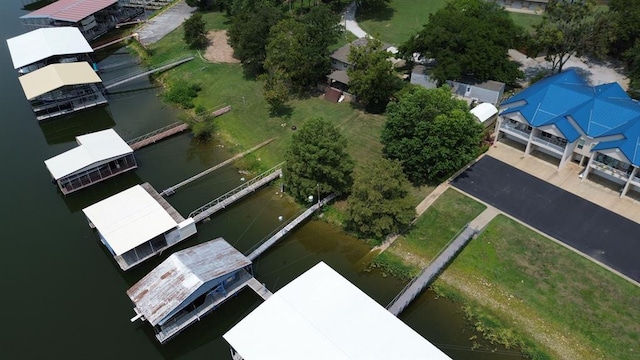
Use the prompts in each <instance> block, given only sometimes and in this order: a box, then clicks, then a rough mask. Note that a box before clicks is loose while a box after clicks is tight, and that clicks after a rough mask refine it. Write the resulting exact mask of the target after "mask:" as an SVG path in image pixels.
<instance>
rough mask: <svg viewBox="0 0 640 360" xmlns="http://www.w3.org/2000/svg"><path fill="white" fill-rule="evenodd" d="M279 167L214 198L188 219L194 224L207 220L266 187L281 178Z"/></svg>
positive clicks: (192, 213) (193, 212)
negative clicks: (191, 219)
mask: <svg viewBox="0 0 640 360" xmlns="http://www.w3.org/2000/svg"><path fill="white" fill-rule="evenodd" d="M281 166H282V164H279V165H277V166H275V167H273V168H271V169H269V170H267V171H265V172H263V173H262V174H260V175H258V176H256V177H254V178H253V179H251V180H249V181H247V182H245V183H244V184H242V185H240V186H238V187H237V188H235V189H233V190H231V191H229V192H228V193H226V194H224V195H222V196H220V197H218V198H216V199H215V200H213V201H210V202H208V203H207V204H205V205H203V206H201V207H199V208H197V209H196V210H194V211H192V212H191V213H190V214H189V217H190V218H193V221H194V222H196V223H198V222H200V221H202V220H204V219H206V218H208V217H209V216H211V215H213V214H215V213H216V212H218V211H220V210H222V209H224V208H226V207H227V206H229V205H231V204H233V203H234V202H236V201H238V200H240V199H242V198H243V197H245V196H247V195H249V194H251V193H252V192H254V191H256V190H257V189H258V188H260V187H262V186H263V185H266V184H267V183H269V182H271V181H272V180H274V179H276V178H279V177H281V176H282V169H281V168H280V167H281Z"/></svg>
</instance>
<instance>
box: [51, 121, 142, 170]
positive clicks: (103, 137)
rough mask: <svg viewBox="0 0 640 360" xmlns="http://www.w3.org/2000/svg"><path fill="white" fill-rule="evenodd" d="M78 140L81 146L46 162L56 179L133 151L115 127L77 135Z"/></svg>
mask: <svg viewBox="0 0 640 360" xmlns="http://www.w3.org/2000/svg"><path fill="white" fill-rule="evenodd" d="M76 141H77V142H78V144H79V145H80V146H78V147H76V148H73V149H71V150H69V151H67V152H64V153H62V154H60V155H57V156H54V157H52V158H51V159H49V160H46V161H45V162H44V164H45V165H46V166H47V169H49V172H50V173H51V176H53V178H54V179H55V180H58V179H60V178H62V177H65V176H67V175H71V174H73V173H74V172H76V171H79V170H82V169H85V168H87V167H90V166H91V165H94V164H98V163H101V162H104V161H107V160H110V159H114V158H118V157H121V156H124V155H127V154H131V153H133V150H132V149H131V147H130V146H129V145H127V143H126V142H125V141H124V140H122V138H121V137H120V135H118V134H117V133H116V132H115V131H114V130H113V129H107V130H102V131H98V132H94V133H90V134H86V135H81V136H77V137H76Z"/></svg>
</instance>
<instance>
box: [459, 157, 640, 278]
mask: <svg viewBox="0 0 640 360" xmlns="http://www.w3.org/2000/svg"><path fill="white" fill-rule="evenodd" d="M452 185H453V186H454V187H456V188H458V189H460V190H462V191H464V192H466V193H468V194H471V195H473V196H475V197H477V198H478V199H481V200H482V201H484V202H486V203H488V204H491V205H492V206H494V207H496V208H498V209H500V210H502V211H503V212H505V213H507V214H509V215H511V216H513V217H515V218H517V219H519V220H521V221H523V222H525V223H527V224H529V225H531V226H532V227H534V228H536V229H538V230H540V231H542V232H544V233H546V234H548V235H549V236H551V237H554V238H556V239H558V240H559V241H562V242H563V243H565V244H567V245H569V246H571V247H573V248H575V249H576V250H578V251H580V252H582V253H584V254H585V255H588V256H589V257H591V258H593V259H595V260H598V261H599V262H601V263H604V264H606V265H608V266H610V267H611V268H613V269H615V270H617V271H619V272H621V273H623V274H625V275H626V276H628V277H630V278H631V279H634V280H635V281H638V282H640V224H637V223H635V222H633V221H631V220H629V219H627V218H624V217H622V216H620V215H618V214H616V213H614V212H611V211H609V210H607V209H605V208H603V207H601V206H598V205H596V204H594V203H592V202H589V201H587V200H584V199H582V198H580V197H578V196H576V195H573V194H571V193H569V192H567V191H565V190H562V189H561V188H559V187H556V186H554V185H551V184H549V183H547V182H545V181H542V180H540V179H538V178H536V177H534V176H531V175H529V174H527V173H525V172H523V171H520V170H518V169H516V168H514V167H512V166H510V165H507V164H505V163H503V162H501V161H499V160H496V159H494V158H492V157H490V156H485V157H483V158H482V159H480V160H479V161H478V162H477V163H476V164H474V165H473V166H471V167H470V168H469V169H468V170H466V171H465V172H463V173H462V174H461V175H459V176H458V177H457V178H455V179H454V180H453V181H452ZM638 211H640V208H639V209H638Z"/></svg>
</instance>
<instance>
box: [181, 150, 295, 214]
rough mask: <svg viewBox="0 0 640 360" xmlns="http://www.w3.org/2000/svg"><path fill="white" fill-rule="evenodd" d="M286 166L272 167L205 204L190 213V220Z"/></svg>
mask: <svg viewBox="0 0 640 360" xmlns="http://www.w3.org/2000/svg"><path fill="white" fill-rule="evenodd" d="M283 164H284V162H282V163H280V164H278V165H276V166H274V167H272V168H271V169H269V170H267V171H265V172H263V173H262V174H260V175H258V176H256V177H254V178H253V179H250V180H248V181H246V182H245V183H243V184H242V185H240V186H238V187H236V188H235V189H233V190H231V191H229V192H227V193H225V194H223V195H222V196H220V197H218V198H216V199H214V200H212V201H210V202H208V203H206V204H204V205H203V206H201V207H199V208H197V209H195V210H193V211H192V212H191V213H189V217H190V218H195V217H196V216H197V215H198V214H201V213H203V212H205V211H207V210H209V209H210V208H212V207H214V206H216V205H218V204H220V203H221V202H223V201H225V200H227V199H229V198H230V197H232V196H233V195H235V194H237V193H239V192H240V191H242V190H244V189H246V188H248V187H250V186H252V185H253V184H255V183H257V182H258V181H260V180H262V179H264V178H265V177H267V176H269V175H271V174H273V173H275V172H277V171H281V167H282V165H283Z"/></svg>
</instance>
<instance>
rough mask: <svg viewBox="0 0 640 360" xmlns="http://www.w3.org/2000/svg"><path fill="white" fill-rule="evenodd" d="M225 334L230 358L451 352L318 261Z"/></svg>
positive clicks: (439, 355) (437, 358)
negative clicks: (432, 341)
mask: <svg viewBox="0 0 640 360" xmlns="http://www.w3.org/2000/svg"><path fill="white" fill-rule="evenodd" d="M223 338H224V339H225V340H226V341H227V342H228V343H229V345H230V346H231V356H232V358H233V359H234V360H240V359H244V360H266V359H281V360H292V359H307V360H311V359H318V360H320V359H322V360H324V359H332V360H346V359H430V360H441V359H442V360H444V359H447V360H450V358H449V357H448V356H447V355H446V354H444V353H443V352H442V351H440V350H439V349H438V348H436V347H435V346H434V345H433V344H431V343H430V342H429V341H427V340H426V339H424V338H423V337H422V336H420V335H419V334H418V333H416V332H415V331H414V330H413V329H411V328H410V327H409V326H407V325H406V324H405V323H403V322H402V321H401V320H400V319H398V318H396V317H395V316H394V315H393V314H391V313H390V312H389V311H388V310H387V309H385V308H384V307H382V306H380V305H379V304H378V303H377V302H376V301H374V300H373V299H371V298H370V297H369V296H368V295H367V294H365V293H364V292H362V291H361V290H360V289H358V288H357V287H356V286H354V285H353V284H351V283H350V282H349V281H348V280H347V279H345V278H343V277H342V276H341V275H340V274H338V273H337V272H336V271H335V270H333V269H332V268H330V267H329V266H328V265H326V264H325V263H323V262H321V263H319V264H317V265H316V266H314V267H313V268H311V269H309V270H307V271H306V272H305V273H303V274H302V275H300V276H299V277H297V278H296V279H294V280H293V281H291V282H290V283H289V284H287V285H285V286H284V287H283V288H282V289H280V290H278V291H277V292H275V293H274V294H273V295H272V296H271V297H269V298H268V299H267V300H266V301H265V302H264V303H262V304H261V305H259V306H258V307H257V308H256V309H255V310H253V311H252V312H251V313H250V314H249V315H247V316H246V317H245V318H244V319H242V320H240V322H238V323H237V324H236V325H235V326H234V327H233V328H231V329H230V330H229V331H228V332H227V333H226V334H224V335H223Z"/></svg>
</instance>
